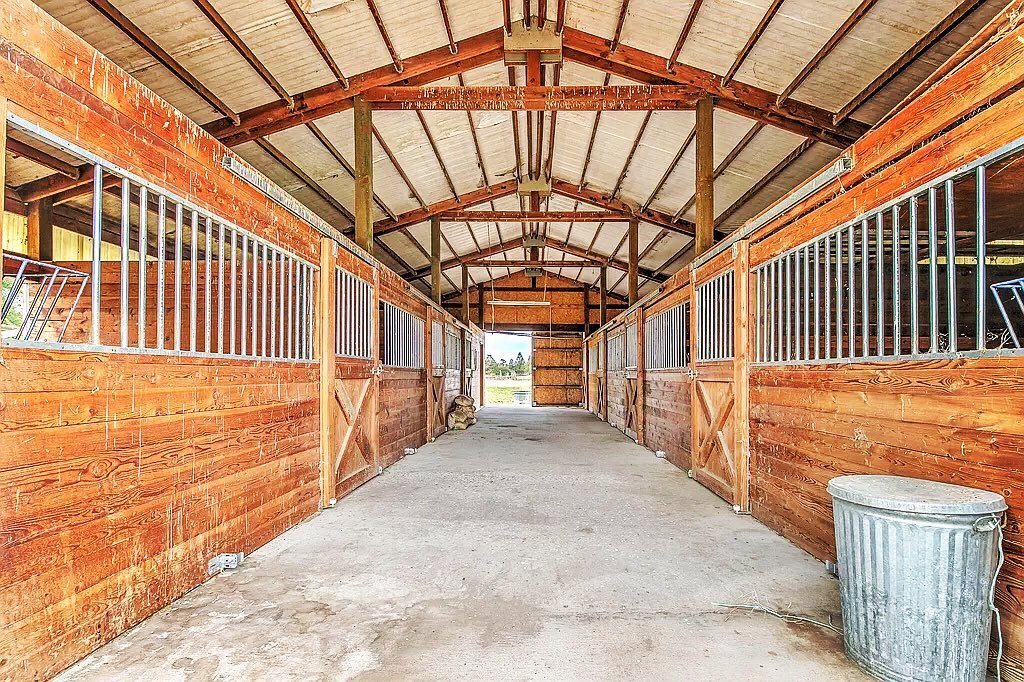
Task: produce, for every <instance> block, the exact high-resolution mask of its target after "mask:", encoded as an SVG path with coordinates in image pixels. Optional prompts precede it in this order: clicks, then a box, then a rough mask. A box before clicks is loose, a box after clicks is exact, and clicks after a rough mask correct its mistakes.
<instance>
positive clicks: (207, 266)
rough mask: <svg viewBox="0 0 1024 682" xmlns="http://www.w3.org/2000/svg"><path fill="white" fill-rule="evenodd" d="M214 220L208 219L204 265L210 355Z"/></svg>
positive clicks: (205, 344) (205, 341)
mask: <svg viewBox="0 0 1024 682" xmlns="http://www.w3.org/2000/svg"><path fill="white" fill-rule="evenodd" d="M212 249H213V219H212V218H211V217H209V216H207V217H206V250H205V251H204V259H205V260H204V265H203V350H204V351H206V352H207V353H209V352H210V351H211V350H212V348H211V344H210V339H211V338H212V335H213V330H212V329H210V327H211V325H212V324H213V284H212V281H211V280H212V279H213V267H212V266H213V251H212Z"/></svg>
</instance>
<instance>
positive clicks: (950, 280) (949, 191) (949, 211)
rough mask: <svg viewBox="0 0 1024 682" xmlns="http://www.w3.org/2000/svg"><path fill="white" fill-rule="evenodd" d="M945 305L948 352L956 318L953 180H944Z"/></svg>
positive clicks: (952, 344)
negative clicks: (947, 318)
mask: <svg viewBox="0 0 1024 682" xmlns="http://www.w3.org/2000/svg"><path fill="white" fill-rule="evenodd" d="M946 307H947V308H948V310H947V312H948V313H949V352H950V353H955V352H956V350H957V335H958V329H957V320H956V215H955V214H954V212H953V180H952V179H950V180H946Z"/></svg>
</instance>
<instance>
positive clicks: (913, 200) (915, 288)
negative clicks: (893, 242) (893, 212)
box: [908, 197, 921, 355]
mask: <svg viewBox="0 0 1024 682" xmlns="http://www.w3.org/2000/svg"><path fill="white" fill-rule="evenodd" d="M908 219H909V222H910V237H909V239H910V244H909V247H910V353H911V355H916V354H917V353H918V352H919V350H920V305H921V295H920V282H919V275H918V270H917V197H910V214H909V217H908Z"/></svg>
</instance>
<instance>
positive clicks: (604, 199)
mask: <svg viewBox="0 0 1024 682" xmlns="http://www.w3.org/2000/svg"><path fill="white" fill-rule="evenodd" d="M551 191H552V192H554V193H555V194H560V195H562V196H564V197H567V198H569V199H575V200H577V201H582V202H584V203H587V204H590V205H592V206H597V207H598V208H603V209H605V210H606V211H616V212H618V213H629V214H632V215H635V216H636V217H637V218H639V219H640V220H641V221H643V222H645V223H651V224H653V225H657V226H659V227H664V228H667V229H669V230H672V231H673V232H678V233H680V234H685V235H690V236H693V230H694V227H693V223H691V222H689V221H685V220H680V221H673V220H672V216H670V215H668V214H667V213H662V212H661V211H655V210H653V209H645V210H641V209H640V208H639V207H636V206H633V205H631V204H627V203H626V202H625V201H623V200H621V199H617V198H615V197H612V196H611V195H609V194H605V193H603V192H600V191H598V190H594V189H590V188H584V189H580V188H579V187H577V186H576V185H575V184H573V183H571V182H566V181H564V180H559V179H558V178H552V179H551Z"/></svg>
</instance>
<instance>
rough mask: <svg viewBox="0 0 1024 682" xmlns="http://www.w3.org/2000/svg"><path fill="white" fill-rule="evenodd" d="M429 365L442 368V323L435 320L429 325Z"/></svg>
mask: <svg viewBox="0 0 1024 682" xmlns="http://www.w3.org/2000/svg"><path fill="white" fill-rule="evenodd" d="M430 363H431V365H433V366H434V367H439V368H440V367H444V323H442V322H438V321H437V320H433V321H431V323H430Z"/></svg>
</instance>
